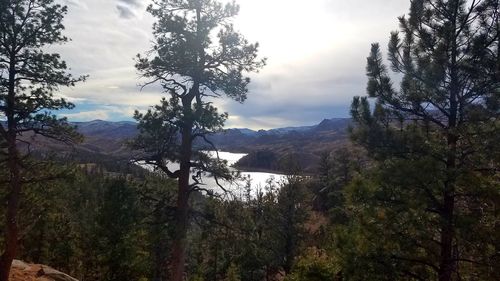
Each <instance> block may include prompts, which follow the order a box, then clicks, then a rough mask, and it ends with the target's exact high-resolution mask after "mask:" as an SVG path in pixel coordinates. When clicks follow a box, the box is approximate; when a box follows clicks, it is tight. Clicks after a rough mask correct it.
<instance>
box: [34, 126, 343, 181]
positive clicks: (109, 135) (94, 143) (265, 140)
mask: <svg viewBox="0 0 500 281" xmlns="http://www.w3.org/2000/svg"><path fill="white" fill-rule="evenodd" d="M349 124H350V119H325V120H323V121H322V122H320V123H319V124H317V125H313V126H304V127H286V128H276V129H271V130H259V131H255V130H251V129H246V128H240V129H227V130H226V131H225V132H223V133H218V134H215V135H213V136H211V137H210V140H211V141H212V142H214V144H215V145H216V146H217V147H218V148H219V149H220V150H223V151H229V152H234V153H248V154H249V155H248V156H246V157H244V158H243V159H241V161H240V162H239V163H237V166H239V167H240V168H242V169H246V170H274V171H276V170H279V169H280V167H279V164H278V163H279V160H280V159H281V158H282V157H284V156H285V155H288V154H292V153H293V154H294V155H296V156H297V158H298V159H300V163H301V165H302V168H303V169H304V170H306V171H313V170H314V169H315V167H316V163H317V161H318V159H319V156H320V154H321V153H322V152H323V151H325V150H328V149H332V148H334V147H336V146H338V145H340V144H342V143H343V142H345V141H346V139H347V127H348V126H349ZM74 125H76V126H77V129H78V131H79V132H80V133H81V134H82V135H84V137H85V138H84V141H83V143H81V144H78V145H76V146H68V145H65V144H60V143H54V142H52V141H48V140H45V139H44V138H40V137H37V139H36V140H37V141H36V142H35V144H34V145H33V147H32V148H34V149H35V150H39V151H49V150H52V151H54V150H55V151H58V153H59V154H64V153H67V154H72V155H75V154H76V155H79V156H80V157H87V155H94V154H100V155H103V156H106V155H108V156H113V158H118V159H120V158H121V159H129V158H130V155H131V151H130V149H129V148H128V147H127V140H129V139H131V138H133V137H134V136H136V134H137V127H136V124H135V123H134V122H127V121H122V122H110V121H103V120H94V121H90V122H75V123H74ZM199 145H201V143H200V144H199ZM264 155H265V157H264Z"/></svg>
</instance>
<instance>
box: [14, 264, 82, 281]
mask: <svg viewBox="0 0 500 281" xmlns="http://www.w3.org/2000/svg"><path fill="white" fill-rule="evenodd" d="M9 281H78V280H77V279H75V278H73V277H71V276H69V275H67V274H64V273H62V272H59V271H57V270H55V269H53V268H51V267H48V266H46V265H42V264H28V263H25V262H22V261H19V260H14V261H13V262H12V267H11V271H10V277H9Z"/></svg>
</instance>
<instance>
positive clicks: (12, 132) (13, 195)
mask: <svg viewBox="0 0 500 281" xmlns="http://www.w3.org/2000/svg"><path fill="white" fill-rule="evenodd" d="M14 62H15V58H11V63H10V67H9V83H8V85H9V86H8V96H7V106H6V110H5V111H6V117H7V127H8V131H7V145H8V152H7V153H8V156H7V157H8V161H7V168H8V170H9V184H8V188H9V195H8V198H7V215H6V218H5V219H6V223H5V233H4V235H5V250H4V252H3V253H2V256H1V257H0V281H8V280H9V273H10V267H11V265H12V260H13V259H14V258H15V256H16V254H17V247H18V245H17V244H18V241H17V239H18V227H17V213H18V209H19V200H20V197H21V188H22V186H21V176H20V170H19V169H20V166H19V153H18V150H17V144H16V138H17V134H16V128H17V125H16V121H15V110H14V109H15V75H16V70H15V64H14Z"/></svg>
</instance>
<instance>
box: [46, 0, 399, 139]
mask: <svg viewBox="0 0 500 281" xmlns="http://www.w3.org/2000/svg"><path fill="white" fill-rule="evenodd" d="M61 1H65V3H67V5H68V6H69V14H68V16H67V17H66V18H65V26H66V30H65V33H66V35H67V36H68V37H70V38H72V39H73V40H72V41H71V42H69V43H68V44H66V45H63V46H56V47H54V50H55V51H56V52H58V53H60V54H61V56H62V58H64V59H65V60H66V61H67V63H68V65H69V66H71V67H72V71H71V72H72V73H73V74H74V75H80V74H88V75H89V78H88V80H87V82H85V83H81V84H78V85H77V86H76V87H74V88H68V89H62V91H61V94H62V95H64V96H65V97H69V98H71V100H72V101H73V102H75V104H76V105H77V107H76V109H75V110H73V111H71V112H64V114H66V115H67V116H68V117H70V118H78V120H84V119H85V118H88V119H89V120H91V119H96V117H99V118H101V119H108V120H120V119H125V120H129V119H130V118H131V116H132V112H133V110H134V109H141V110H143V109H146V108H147V107H148V106H150V105H154V104H157V103H158V102H159V100H160V98H161V96H162V91H161V89H160V88H159V87H158V86H150V87H147V88H145V89H143V90H142V91H141V90H140V87H138V84H140V83H141V81H140V79H139V75H138V73H137V71H136V70H135V68H134V57H135V55H136V54H138V53H141V54H144V53H145V52H146V51H147V50H150V48H151V40H152V31H151V26H152V24H153V22H154V19H153V18H152V17H151V16H150V15H149V14H148V13H147V12H146V11H145V9H144V8H145V6H146V4H147V1H146V0H113V1H102V0H61ZM237 2H238V3H239V4H240V6H241V12H240V15H239V16H238V17H237V18H236V19H235V20H234V24H235V27H236V28H237V29H238V30H239V31H241V33H242V34H243V35H245V36H246V37H247V38H248V39H249V40H250V41H252V42H253V41H259V43H260V46H261V47H260V54H261V55H262V56H265V57H267V58H268V65H267V66H266V67H265V68H264V69H263V70H262V71H261V72H260V73H257V74H252V75H251V78H252V83H251V84H250V89H249V93H248V100H247V101H246V102H245V103H244V104H243V105H242V104H239V103H237V102H233V101H230V100H228V99H218V100H217V101H215V104H216V105H217V106H218V107H219V108H220V111H227V112H228V113H229V114H230V116H231V118H230V119H229V120H228V122H227V125H228V126H231V127H235V126H237V127H251V128H254V129H259V128H271V127H281V126H290V125H311V124H314V123H318V122H320V121H321V120H322V119H323V118H330V117H347V116H348V111H349V105H350V102H351V100H352V96H354V95H363V94H365V88H366V76H365V65H366V57H367V55H368V53H369V50H370V44H371V43H372V42H380V43H381V45H382V46H385V45H386V44H387V40H388V37H389V32H390V31H392V30H394V29H397V27H398V22H397V17H398V16H400V15H402V14H404V13H405V12H406V11H407V9H408V7H409V1H408V0H404V1H403V0H372V1H366V0H352V1H344V0H309V1H307V4H305V2H304V1H303V0H273V1H269V0H237ZM82 3H84V4H82ZM262 7H266V9H262ZM125 19H126V20H125Z"/></svg>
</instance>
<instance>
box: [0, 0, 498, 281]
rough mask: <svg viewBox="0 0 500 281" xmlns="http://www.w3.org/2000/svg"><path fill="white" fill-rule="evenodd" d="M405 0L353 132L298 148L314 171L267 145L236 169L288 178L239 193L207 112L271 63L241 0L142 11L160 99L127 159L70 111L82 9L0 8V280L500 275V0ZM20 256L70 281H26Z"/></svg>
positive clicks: (7, 2)
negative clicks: (92, 144)
mask: <svg viewBox="0 0 500 281" xmlns="http://www.w3.org/2000/svg"><path fill="white" fill-rule="evenodd" d="M405 1H406V2H407V6H408V12H407V14H406V15H402V16H401V17H399V18H398V19H397V20H395V24H396V26H397V25H399V28H398V30H397V31H393V32H390V30H388V31H387V37H388V38H389V41H388V42H389V43H388V46H381V45H380V44H379V43H373V44H372V45H371V46H357V47H360V48H366V50H367V59H366V73H365V75H366V93H359V95H358V96H353V97H352V103H351V107H350V117H349V118H350V119H349V120H348V121H342V122H341V123H339V124H341V126H345V128H346V129H342V131H343V132H342V134H327V133H322V134H320V135H318V136H319V137H315V138H314V137H311V138H305V137H302V138H301V139H300V142H298V141H297V145H298V146H301V147H307V148H308V149H310V150H311V151H312V152H311V153H312V154H314V157H312V158H311V157H309V158H307V159H304V158H305V157H304V154H303V152H302V151H298V150H297V151H293V148H294V147H295V146H290V147H291V148H290V147H287V149H280V147H283V146H285V144H284V143H286V142H293V141H294V139H293V138H294V137H295V138H298V137H297V136H299V134H298V133H290V134H288V135H287V137H286V138H282V139H281V140H280V142H276V143H273V141H274V139H273V138H272V137H269V136H265V137H266V140H267V142H266V143H263V144H262V145H261V146H262V147H263V149H265V150H263V151H253V152H251V153H250V154H249V157H247V158H246V159H245V160H244V161H242V162H241V163H240V165H247V166H249V167H254V166H255V167H257V166H258V167H264V168H265V169H267V170H274V171H279V172H280V173H281V174H282V175H283V177H282V178H279V179H275V178H269V180H267V181H266V184H265V185H261V186H258V187H255V186H252V182H251V180H247V182H246V184H245V185H244V186H242V187H241V189H240V192H234V191H232V190H228V189H227V188H226V186H225V185H224V184H222V183H223V182H234V181H237V180H241V175H240V174H239V173H238V172H235V169H234V168H232V167H229V165H228V162H227V161H225V160H223V159H222V158H220V157H218V155H217V153H215V152H216V151H217V150H218V146H217V144H218V143H220V142H221V141H220V140H219V139H218V138H223V137H221V136H224V132H226V129H227V128H226V127H225V123H226V121H227V120H228V119H229V118H230V116H229V114H228V113H226V112H222V111H221V110H220V109H219V108H218V107H217V103H214V100H233V101H236V102H238V103H242V104H244V102H245V101H246V100H247V99H251V98H252V97H251V94H252V93H251V90H249V87H250V85H251V84H252V81H251V80H250V78H249V75H250V74H252V75H257V76H258V75H259V71H261V70H262V69H264V68H265V67H266V64H267V61H268V59H269V60H270V59H272V58H264V57H262V56H261V54H260V53H259V50H260V49H259V48H260V45H259V43H256V42H255V43H254V42H250V41H249V40H248V39H246V37H245V36H244V34H241V33H240V32H239V31H238V30H237V29H236V28H235V26H234V25H233V23H232V20H233V19H234V18H236V17H238V13H239V6H238V4H237V3H236V2H234V1H233V2H230V1H219V0H153V1H151V2H150V4H149V6H148V7H147V12H148V13H149V14H150V15H151V16H152V17H153V18H154V20H155V22H154V23H153V26H152V30H151V31H152V38H154V39H153V40H152V41H151V42H150V45H151V46H150V49H148V50H136V53H139V54H138V55H137V56H136V57H135V59H134V60H133V61H132V60H131V61H130V64H131V65H134V66H135V69H136V71H137V73H138V75H139V76H140V77H141V79H142V80H141V81H144V82H141V83H140V87H139V88H141V89H142V88H151V87H153V89H155V90H158V91H159V92H158V97H159V98H158V103H157V104H151V105H150V107H149V109H148V110H146V111H141V110H136V111H135V113H134V115H133V118H134V119H135V124H136V127H137V132H136V133H135V131H134V134H133V135H134V136H133V137H130V138H127V139H126V140H124V141H123V142H121V143H120V145H122V146H121V148H120V149H121V150H120V153H121V154H120V155H119V156H118V155H111V154H106V153H104V152H102V151H101V152H97V149H96V150H90V149H88V148H85V149H84V148H82V146H79V145H80V144H81V143H82V142H84V141H85V137H86V136H85V133H82V132H81V131H79V128H78V123H74V122H72V120H71V119H70V118H66V117H64V116H63V115H60V114H58V112H59V111H62V110H68V111H69V110H73V109H74V108H75V104H74V103H73V102H72V100H71V99H68V97H65V96H64V95H61V94H60V93H59V92H60V90H61V88H67V87H70V88H78V87H79V86H80V85H82V84H85V83H86V80H88V79H91V78H92V77H90V76H87V75H74V74H72V72H71V68H70V66H69V65H67V63H66V62H65V60H64V57H63V56H62V55H61V54H59V53H57V52H53V51H52V50H53V49H51V48H52V47H53V46H55V45H63V44H69V43H70V40H71V39H70V38H68V37H66V36H65V35H64V34H65V26H64V24H63V21H64V19H65V16H66V15H67V14H68V9H69V8H70V7H71V6H66V5H65V4H63V3H66V2H64V1H56V0H0V200H1V204H0V234H1V235H0V281H8V280H11V281H19V280H54V281H57V280H64V281H69V280H71V281H74V280H80V281H97V280H103V281H124V280H131V281H132V280H137V281H148V280H149V281H167V280H169V281H183V280H185V281H323V280H324V281H329V280H331V281H341V280H342V281H356V280H359V281H361V280H370V281H377V280H381V281H382V280H387V281H389V280H408V281H410V280H412V281H417V280H436V281H460V280H478V281H487V280H491V281H498V280H500V173H499V171H500V165H499V164H500V130H499V129H500V120H498V117H499V113H500V48H499V45H500V36H499V30H500V23H499V15H500V2H499V1H498V0H411V1H410V0H405ZM306 5H307V4H306ZM277 20H279V17H278V18H277ZM297 36H300V34H297ZM384 39H386V38H380V40H384ZM96 44H97V42H96ZM291 71H293V70H291ZM252 77H253V76H252ZM138 92H139V89H138ZM138 94H139V93H138ZM304 99H307V93H304ZM332 110H333V109H332ZM131 117H132V116H131ZM326 123H328V122H326V120H325V122H324V123H322V124H326ZM335 124H337V123H335ZM335 126H340V125H335ZM341 128H344V127H341ZM311 132H312V131H311ZM232 133H233V134H234V131H232ZM306 134H309V133H306ZM214 136H215V137H214ZM240 138H241V139H242V140H243V139H244V140H247V138H243V137H242V136H240ZM339 139H340V140H341V141H339ZM216 140H217V141H216ZM224 141H225V142H231V141H233V142H238V139H237V138H235V137H229V138H227V139H224ZM316 141H318V142H320V141H321V142H322V143H321V144H318V143H315V142H316ZM326 144H328V145H326ZM106 145H109V144H105V143H102V147H101V148H102V150H104V147H106ZM96 146H98V147H99V146H100V145H99V144H96ZM238 146H244V145H243V144H242V143H237V144H234V147H238ZM247 149H250V147H248V148H247ZM207 151H213V152H214V154H213V155H215V156H213V155H212V156H210V155H209V154H208V153H207ZM306 160H307V163H306ZM313 160H314V162H313ZM173 163H174V164H175V165H172V164H173ZM145 166H147V167H149V168H148V169H146V168H144V167H145ZM207 177H209V178H212V179H213V183H212V185H213V186H209V185H207V184H206V182H204V179H205V178H207ZM211 182H212V181H211ZM19 261H23V262H26V263H29V264H42V265H47V266H50V267H51V268H54V269H56V270H57V271H60V272H64V273H65V274H63V275H57V276H59V277H57V276H55V275H54V276H53V277H51V278H52V279H50V278H49V277H50V276H49V277H44V276H41V275H43V274H44V273H43V267H42V271H41V272H42V273H40V271H39V272H38V273H37V274H38V276H35V277H30V278H32V279H28V277H25V279H22V278H21V279H19V277H15V276H18V275H15V274H18V272H17V271H15V270H14V268H15V267H14V265H15V264H17V263H18V262H19ZM16 270H19V269H16ZM40 274H41V275H40ZM66 274H67V275H66ZM47 276H48V275H47ZM61 276H63V277H61ZM70 276H72V277H70ZM58 278H59V279H58Z"/></svg>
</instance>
